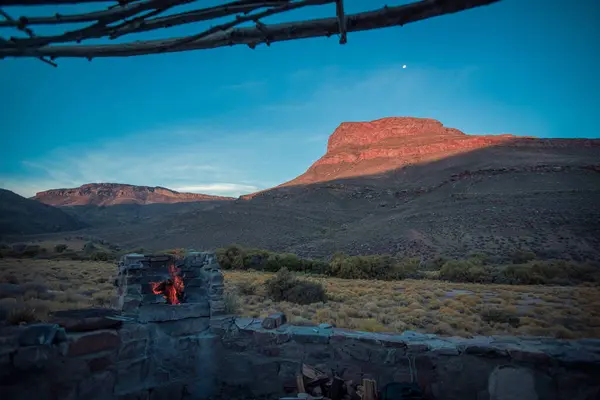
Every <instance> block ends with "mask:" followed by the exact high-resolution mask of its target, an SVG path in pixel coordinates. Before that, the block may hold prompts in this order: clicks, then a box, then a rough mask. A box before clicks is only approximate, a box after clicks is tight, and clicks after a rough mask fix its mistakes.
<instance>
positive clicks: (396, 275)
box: [391, 258, 425, 279]
mask: <svg viewBox="0 0 600 400" xmlns="http://www.w3.org/2000/svg"><path fill="white" fill-rule="evenodd" d="M420 267H421V259H419V258H407V259H404V260H402V261H400V262H398V263H396V265H394V268H393V273H392V275H391V279H406V278H411V279H420V278H423V277H424V276H425V274H424V273H423V272H422V271H419V268H420Z"/></svg>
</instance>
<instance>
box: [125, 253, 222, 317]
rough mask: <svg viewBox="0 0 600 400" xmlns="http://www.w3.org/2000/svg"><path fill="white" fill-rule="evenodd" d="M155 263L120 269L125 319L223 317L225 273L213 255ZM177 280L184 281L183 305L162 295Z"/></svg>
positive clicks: (181, 297)
mask: <svg viewBox="0 0 600 400" xmlns="http://www.w3.org/2000/svg"><path fill="white" fill-rule="evenodd" d="M153 261H154V262H148V263H136V264H132V265H130V266H127V265H125V266H122V267H121V271H120V276H119V278H118V280H117V293H118V301H117V308H119V309H120V310H122V311H123V316H124V317H127V318H130V319H133V320H136V321H139V322H142V323H147V322H160V321H175V320H180V319H187V318H206V317H210V316H215V315H221V314H223V312H224V304H223V274H222V273H221V269H220V268H219V264H218V262H217V260H216V257H215V255H214V253H203V252H194V253H190V254H188V255H187V257H185V259H184V260H175V259H172V258H169V257H164V259H158V260H156V259H155V260H153ZM157 261H158V262H157ZM177 280H180V281H181V291H182V293H181V294H180V295H179V294H178V296H177V298H178V301H180V304H170V303H172V302H171V301H169V299H168V297H169V296H168V295H166V294H165V293H163V292H165V291H167V290H169V289H165V287H166V288H169V287H171V288H172V286H173V285H174V281H177ZM171 290H173V289H171ZM159 292H160V293H159Z"/></svg>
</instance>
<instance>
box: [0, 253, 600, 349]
mask: <svg viewBox="0 0 600 400" xmlns="http://www.w3.org/2000/svg"><path fill="white" fill-rule="evenodd" d="M115 271H116V267H115V265H114V263H106V262H91V261H67V260H38V259H0V317H3V318H5V319H12V322H13V323H15V322H18V321H17V319H19V318H25V319H30V320H34V319H39V320H44V319H45V318H47V316H48V314H49V313H50V312H52V311H56V310H61V309H69V308H84V307H93V306H109V305H110V302H111V299H112V296H113V295H114V287H113V286H112V280H111V278H112V276H113V274H114V273H115ZM270 276H271V274H268V273H261V272H254V271H225V280H226V284H225V287H226V290H227V299H228V302H229V304H228V306H229V307H230V308H231V309H232V310H234V309H236V308H237V311H238V314H240V315H243V316H249V317H264V316H266V315H268V314H270V313H273V312H276V311H283V312H285V313H286V315H287V316H288V318H289V319H290V322H292V323H294V324H308V323H321V322H326V323H332V324H335V325H336V326H338V327H340V328H350V329H356V330H365V331H404V330H416V331H421V332H427V333H437V334H441V335H458V336H469V335H533V336H551V337H560V338H584V337H595V338H598V337H600V287H597V286H596V287H593V286H589V287H588V286H565V287H562V286H514V285H511V286H505V285H479V284H459V283H449V282H444V281H436V280H404V281H376V280H370V281H367V280H344V279H336V278H317V277H305V278H303V279H309V280H316V281H320V282H321V283H322V284H323V285H324V286H325V287H326V290H327V295H328V301H327V302H325V303H314V304H310V305H298V304H292V303H288V302H279V303H276V302H273V301H272V300H270V299H269V298H267V296H266V295H265V288H264V285H263V284H264V282H265V281H266V280H267V279H268V278H269V277H270Z"/></svg>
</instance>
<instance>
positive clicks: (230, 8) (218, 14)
mask: <svg viewBox="0 0 600 400" xmlns="http://www.w3.org/2000/svg"><path fill="white" fill-rule="evenodd" d="M285 3H289V0H264V1H256V0H255V1H251V2H248V1H238V2H234V3H228V4H225V5H220V6H216V7H210V8H204V9H201V10H194V11H188V12H185V13H179V14H174V15H169V16H165V17H160V18H153V19H149V20H145V21H144V22H143V23H142V24H140V25H139V26H133V27H131V26H130V27H124V28H119V29H115V30H116V32H112V33H111V37H112V38H115V37H119V36H123V35H127V34H130V33H140V32H146V31H151V30H154V29H158V28H170V27H173V26H178V25H183V24H189V23H193V22H200V21H207V20H211V19H215V18H222V17H227V16H229V15H235V14H240V13H243V14H248V13H250V12H252V11H254V10H257V9H259V8H264V7H270V6H274V5H281V4H285Z"/></svg>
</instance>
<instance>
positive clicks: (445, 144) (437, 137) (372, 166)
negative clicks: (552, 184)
mask: <svg viewBox="0 0 600 400" xmlns="http://www.w3.org/2000/svg"><path fill="white" fill-rule="evenodd" d="M495 146H502V147H530V148H537V149H542V148H547V147H556V148H561V147H572V146H574V147H600V141H598V140H590V139H538V138H533V137H524V136H514V135H508V134H505V135H467V134H465V133H463V132H461V131H459V130H458V129H454V128H447V127H445V126H444V125H443V124H442V123H441V122H439V121H437V120H434V119H429V118H413V117H395V118H383V119H379V120H375V121H371V122H344V123H342V124H340V126H339V127H338V128H337V129H336V130H335V131H334V132H333V134H332V135H331V136H330V138H329V142H328V144H327V153H326V154H325V155H324V156H323V157H321V158H320V159H319V160H318V161H317V162H315V163H314V164H313V165H312V166H311V167H310V168H309V169H308V170H307V171H306V172H305V173H304V174H302V175H300V176H299V177H297V178H295V179H293V180H291V181H289V182H286V183H284V184H283V185H281V186H291V185H304V184H311V183H317V182H324V181H329V180H334V179H339V178H349V177H356V176H364V175H373V174H378V173H382V172H386V171H390V170H393V169H396V168H399V167H403V166H406V165H410V164H416V163H423V162H431V161H436V160H440V159H444V158H447V157H449V156H453V155H457V154H461V153H466V152H470V151H473V150H477V149H484V148H488V147H495Z"/></svg>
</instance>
